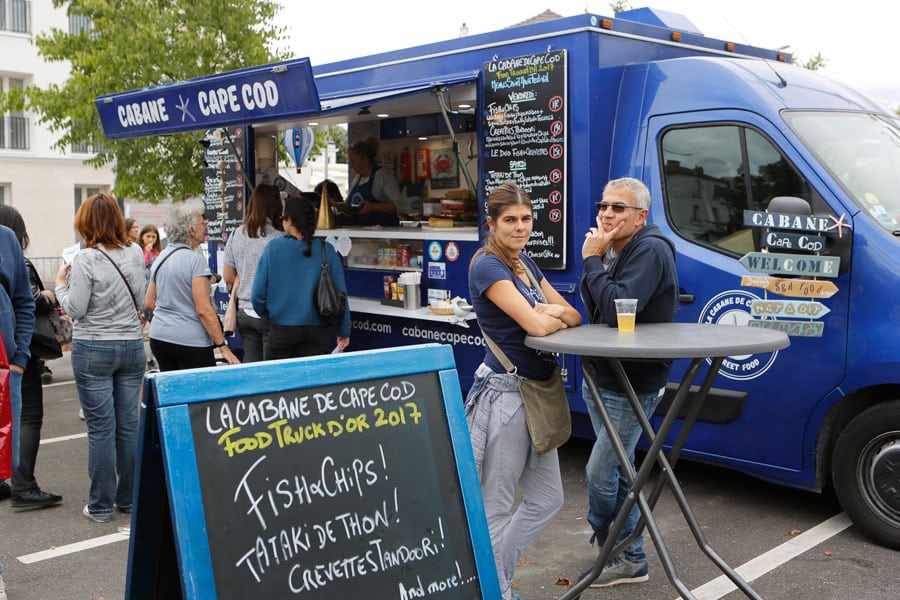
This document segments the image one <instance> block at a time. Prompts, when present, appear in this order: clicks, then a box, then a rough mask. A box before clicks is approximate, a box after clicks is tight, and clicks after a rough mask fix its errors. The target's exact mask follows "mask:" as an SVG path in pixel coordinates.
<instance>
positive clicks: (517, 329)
mask: <svg viewBox="0 0 900 600" xmlns="http://www.w3.org/2000/svg"><path fill="white" fill-rule="evenodd" d="M519 259H520V260H521V261H522V262H523V263H524V264H526V265H527V266H528V268H529V269H530V270H531V272H532V274H534V278H535V279H536V280H537V281H541V280H542V279H543V278H544V275H543V273H541V270H540V269H538V267H537V265H536V264H535V263H534V261H533V260H531V258H529V257H528V256H525V255H524V254H519ZM502 280H507V281H512V282H513V283H514V284H515V286H516V289H517V290H519V293H521V294H522V295H523V296H524V297H525V299H526V300H528V303H529V304H530V305H532V306H534V305H535V303H537V302H539V301H540V295H539V294H538V291H537V290H535V289H534V287H533V286H531V285H529V284H526V283H525V282H524V281H522V280H521V279H520V278H519V277H516V276H515V275H513V272H512V270H511V269H510V268H509V267H508V266H506V264H505V263H504V262H503V261H502V260H500V259H499V258H497V257H496V256H493V255H490V254H481V255H479V256H478V258H476V259H475V262H473V263H472V267H471V268H470V269H469V295H470V296H471V297H472V306H473V308H474V310H475V314H476V315H477V316H478V324H479V325H480V326H481V330H482V331H483V332H484V333H486V334H487V335H488V336H489V337H490V338H491V339H492V340H493V341H494V343H495V344H497V345H498V346H499V347H500V349H501V350H503V352H505V353H506V356H507V357H508V358H509V360H510V361H511V362H512V364H513V365H515V366H516V367H517V368H518V373H519V375H521V376H523V377H527V378H529V379H540V380H546V379H547V378H549V377H550V375H551V374H552V372H553V367H554V365H555V363H556V359H555V357H554V356H553V354H551V353H548V352H543V351H540V350H533V349H532V348H529V347H527V346H526V345H525V336H526V335H527V333H526V332H525V330H524V329H522V327H521V326H520V325H519V324H518V323H516V321H515V320H514V319H513V318H512V317H510V316H509V315H507V314H506V313H505V312H503V311H502V310H500V309H499V308H498V307H497V305H496V304H494V303H493V302H491V301H490V300H489V299H488V297H487V296H485V295H484V294H485V292H486V291H487V290H488V288H490V287H491V286H492V285H494V284H495V283H496V282H498V281H502ZM484 362H485V364H486V365H487V366H488V367H490V368H491V369H492V370H494V371H495V372H497V373H504V372H506V369H505V368H504V367H503V365H502V364H500V361H499V360H498V359H497V357H496V356H494V354H493V353H492V352H491V351H490V349H489V348H487V349H486V352H485V358H484Z"/></svg>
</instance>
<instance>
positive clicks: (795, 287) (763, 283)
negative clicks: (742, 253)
mask: <svg viewBox="0 0 900 600" xmlns="http://www.w3.org/2000/svg"><path fill="white" fill-rule="evenodd" d="M741 285H743V286H747V287H755V288H763V289H766V290H769V291H770V292H774V293H776V294H778V295H779V296H790V297H792V298H831V297H832V296H834V295H835V294H836V293H837V291H838V287H837V286H836V285H834V283H833V282H831V281H814V280H812V279H782V278H781V277H761V276H759V275H744V276H743V277H741Z"/></svg>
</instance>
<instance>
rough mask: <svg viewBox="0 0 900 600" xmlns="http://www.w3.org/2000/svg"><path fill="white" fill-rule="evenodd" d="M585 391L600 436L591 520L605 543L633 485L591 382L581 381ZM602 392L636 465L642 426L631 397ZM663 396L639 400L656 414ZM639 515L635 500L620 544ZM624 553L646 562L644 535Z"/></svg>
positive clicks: (590, 474) (592, 462) (590, 468)
mask: <svg viewBox="0 0 900 600" xmlns="http://www.w3.org/2000/svg"><path fill="white" fill-rule="evenodd" d="M581 394H582V397H583V398H584V403H585V404H586V405H587V409H588V414H589V415H590V417H591V424H592V425H593V426H594V433H595V434H596V436H597V440H596V441H595V442H594V447H593V449H592V450H591V456H590V458H588V462H587V468H586V469H585V473H586V476H587V482H588V514H587V519H588V522H590V524H591V526H592V527H593V528H594V532H595V534H596V536H597V542H598V543H599V544H601V545H602V544H603V542H604V541H605V540H606V533H607V531H608V530H609V526H610V525H611V524H612V522H613V520H615V517H616V513H617V512H618V511H619V508H621V506H622V505H623V504H624V502H625V497H626V496H627V494H628V487H629V485H628V479H627V478H626V477H625V471H624V470H623V469H622V468H621V467H620V465H619V459H618V458H617V457H616V452H615V450H614V449H613V446H612V443H611V442H610V440H609V437H608V436H607V434H606V430H605V428H604V427H603V421H601V420H600V412H599V411H598V410H597V405H596V403H595V402H594V399H593V397H592V396H591V392H590V390H589V389H588V386H587V384H586V383H584V382H582V384H581ZM600 394H601V395H602V396H603V401H604V404H605V405H606V409H607V411H608V412H609V418H610V420H611V421H612V423H613V426H614V427H615V428H616V432H617V433H618V434H619V437H620V438H621V439H622V445H623V446H625V452H626V453H627V454H628V458H629V459H630V460H631V464H632V465H634V449H635V447H636V446H637V443H638V440H639V439H640V437H641V426H640V423H638V420H637V417H636V416H635V414H634V411H633V410H632V409H631V404H630V403H629V402H628V397H627V396H626V395H625V394H623V393H622V392H617V391H612V390H607V389H602V388H601V389H600ZM661 399H662V390H660V391H658V392H645V393H639V394H638V400H639V401H640V404H641V406H642V407H643V408H644V414H645V415H652V414H653V411H654V410H656V407H657V405H658V404H659V401H660V400H661ZM639 518H640V509H639V508H638V506H637V504H636V503H635V505H634V506H633V507H632V508H631V512H630V513H629V514H628V519H627V520H626V521H625V526H624V527H623V528H622V532H621V533H620V534H619V537H618V539H617V540H616V543H619V542H621V541H622V540H624V539H625V538H627V537H628V536H630V535H631V534H632V533H633V532H634V529H635V527H637V522H638V519H639ZM624 555H625V558H626V559H627V560H629V561H631V562H644V561H646V560H647V554H646V553H645V552H644V538H643V536H639V537H638V538H637V539H636V540H635V541H634V542H633V543H632V544H631V545H630V546H628V547H627V548H626V549H625V552H624Z"/></svg>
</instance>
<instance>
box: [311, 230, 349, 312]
mask: <svg viewBox="0 0 900 600" xmlns="http://www.w3.org/2000/svg"><path fill="white" fill-rule="evenodd" d="M313 303H314V304H315V307H316V314H317V315H319V318H320V319H322V321H323V322H325V323H326V324H328V325H337V324H339V323H340V322H341V321H343V320H344V312H345V311H346V310H347V294H345V293H344V292H342V291H340V290H338V289H337V286H335V285H334V280H333V279H331V274H330V273H329V272H328V264H327V263H326V261H325V240H322V271H321V273H319V282H318V283H317V284H316V293H315V294H314V295H313Z"/></svg>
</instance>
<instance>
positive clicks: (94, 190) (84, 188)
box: [72, 185, 103, 215]
mask: <svg viewBox="0 0 900 600" xmlns="http://www.w3.org/2000/svg"><path fill="white" fill-rule="evenodd" d="M102 191H103V188H101V187H99V186H93V185H91V186H88V185H76V186H75V212H73V213H72V214H73V215H74V214H75V213H77V212H78V209H79V208H81V204H82V203H83V202H84V201H85V200H87V199H88V198H90V197H91V196H93V195H94V194H99V193H100V192H102Z"/></svg>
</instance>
